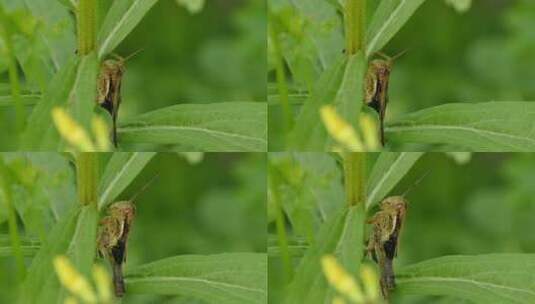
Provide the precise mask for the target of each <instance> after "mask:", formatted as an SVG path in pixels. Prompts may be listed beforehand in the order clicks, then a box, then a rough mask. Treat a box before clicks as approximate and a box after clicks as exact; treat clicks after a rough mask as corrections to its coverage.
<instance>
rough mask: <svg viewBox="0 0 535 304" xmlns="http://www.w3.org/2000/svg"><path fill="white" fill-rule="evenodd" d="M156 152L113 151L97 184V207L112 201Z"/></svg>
mask: <svg viewBox="0 0 535 304" xmlns="http://www.w3.org/2000/svg"><path fill="white" fill-rule="evenodd" d="M155 154H156V153H152V152H144V153H141V152H120V153H114V154H113V156H112V157H111V159H110V160H109V161H108V164H107V165H106V168H105V169H104V173H103V175H102V181H101V183H100V186H99V193H100V196H99V200H98V207H99V208H100V209H101V208H103V207H105V206H106V205H107V204H110V203H112V202H113V201H114V200H115V199H116V198H117V196H118V195H119V194H121V192H123V191H124V189H125V188H126V187H127V186H128V185H129V184H130V183H131V182H132V181H133V180H134V179H135V178H136V176H137V175H138V174H139V173H140V172H141V170H143V168H144V167H145V166H146V165H147V163H148V162H149V161H150V160H151V159H152V157H153V156H154V155H155Z"/></svg>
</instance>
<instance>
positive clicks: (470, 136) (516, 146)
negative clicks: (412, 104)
mask: <svg viewBox="0 0 535 304" xmlns="http://www.w3.org/2000/svg"><path fill="white" fill-rule="evenodd" d="M534 109H535V103H533V102H487V103H471V104H446V105H441V106H438V107H433V108H429V109H425V110H421V111H418V112H415V113H412V114H408V115H406V116H405V117H401V118H400V119H398V120H396V121H395V122H392V123H390V124H389V125H388V127H387V128H386V129H385V132H386V133H387V134H388V136H389V138H391V139H392V140H393V141H396V140H399V139H401V140H403V141H405V142H418V143H429V144H438V143H442V144H450V145H452V146H457V147H459V149H460V150H462V151H495V152H500V151H503V152H506V151H513V152H514V151H517V152H521V151H524V152H526V151H533V148H534V147H535V138H534V134H533V133H532V132H531V129H532V126H533V117H532V116H531V113H533V111H534Z"/></svg>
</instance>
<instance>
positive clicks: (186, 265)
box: [126, 253, 267, 304]
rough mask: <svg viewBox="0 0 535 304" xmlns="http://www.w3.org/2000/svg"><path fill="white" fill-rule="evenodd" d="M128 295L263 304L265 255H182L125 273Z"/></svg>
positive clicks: (220, 302)
mask: <svg viewBox="0 0 535 304" xmlns="http://www.w3.org/2000/svg"><path fill="white" fill-rule="evenodd" d="M126 289H127V290H128V292H129V293H133V294H134V293H146V294H160V295H184V296H189V297H193V298H197V299H201V300H204V301H205V302H206V303H214V304H229V303H244V304H245V303H258V304H263V303H266V302H267V290H266V289H267V257H266V254H265V253H226V254H218V255H209V256H201V255H184V256H176V257H171V258H166V259H163V260H159V261H156V262H152V263H149V264H146V265H141V266H137V267H134V268H131V269H128V270H127V271H126Z"/></svg>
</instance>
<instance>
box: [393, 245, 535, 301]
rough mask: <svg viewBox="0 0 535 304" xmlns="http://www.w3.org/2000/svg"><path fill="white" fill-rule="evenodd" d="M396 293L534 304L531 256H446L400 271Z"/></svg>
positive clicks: (534, 258) (534, 271)
mask: <svg viewBox="0 0 535 304" xmlns="http://www.w3.org/2000/svg"><path fill="white" fill-rule="evenodd" d="M396 276H397V283H398V286H397V288H396V289H397V290H399V292H400V293H404V294H423V295H446V296H448V295H450V296H455V297H456V298H462V299H467V300H471V301H473V302H474V303H519V304H520V303H525V304H528V303H535V285H534V284H533V282H534V281H535V255H533V254H488V255H475V256H447V257H440V258H436V259H431V260H428V261H424V262H421V263H417V264H415V265H410V266H406V267H403V268H402V269H401V270H400V271H399V272H398V273H397V275H396Z"/></svg>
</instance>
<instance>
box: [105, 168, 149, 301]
mask: <svg viewBox="0 0 535 304" xmlns="http://www.w3.org/2000/svg"><path fill="white" fill-rule="evenodd" d="M154 178H156V177H154ZM154 178H153V179H152V180H151V181H149V182H148V183H147V184H145V186H143V188H142V189H141V190H140V191H139V192H138V193H136V194H135V195H134V196H133V197H132V198H131V199H129V200H127V201H120V202H115V203H113V204H111V206H110V207H109V208H108V215H106V216H105V217H103V218H102V220H101V221H100V230H99V233H98V236H97V250H98V255H99V256H100V257H102V258H106V259H107V260H109V262H110V264H111V267H112V272H113V285H114V290H115V295H116V296H117V297H122V296H123V295H124V293H125V286H124V279H123V270H122V267H123V264H124V262H126V244H127V241H128V235H129V233H130V230H131V229H132V224H133V222H134V217H135V215H136V206H135V205H134V200H135V198H136V197H137V196H138V195H139V194H141V193H142V192H143V191H145V189H146V188H147V186H148V185H149V184H150V183H152V181H153V180H154Z"/></svg>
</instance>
